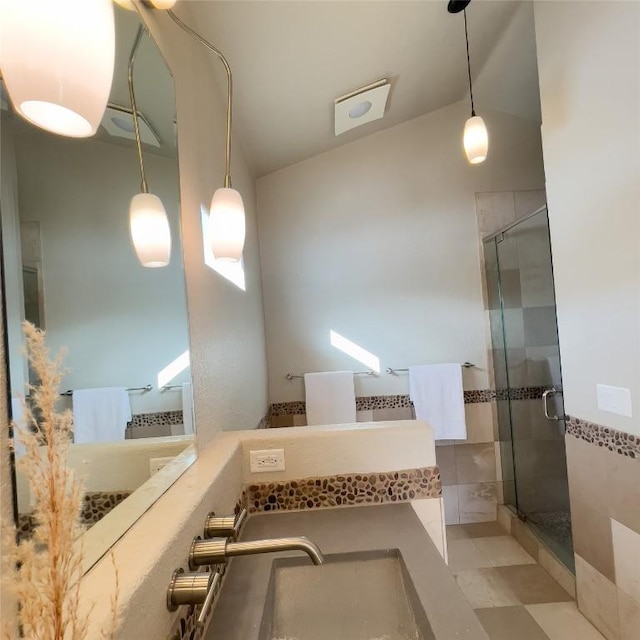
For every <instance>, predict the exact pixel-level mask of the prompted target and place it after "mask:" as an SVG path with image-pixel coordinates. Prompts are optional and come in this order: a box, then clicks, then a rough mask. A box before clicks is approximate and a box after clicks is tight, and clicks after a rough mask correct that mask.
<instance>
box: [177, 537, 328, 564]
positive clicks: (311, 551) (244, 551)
mask: <svg viewBox="0 0 640 640" xmlns="http://www.w3.org/2000/svg"><path fill="white" fill-rule="evenodd" d="M275 551H304V552H305V553H306V554H307V555H308V556H309V557H310V558H311V561H312V562H313V564H315V565H319V564H322V563H323V562H324V558H323V556H322V551H320V549H319V548H318V546H317V545H316V544H314V543H313V542H311V540H309V539H308V538H305V537H303V536H301V537H299V538H274V539H272V540H251V541H248V542H231V541H230V540H229V539H228V538H213V539H211V540H200V539H199V538H195V539H194V541H193V543H192V544H191V550H190V551H189V568H190V569H191V570H192V571H195V569H196V568H197V567H199V566H202V565H209V564H222V563H226V562H227V559H228V558H232V557H234V556H252V555H257V554H259V553H272V552H275Z"/></svg>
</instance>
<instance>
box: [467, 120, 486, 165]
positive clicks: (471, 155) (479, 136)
mask: <svg viewBox="0 0 640 640" xmlns="http://www.w3.org/2000/svg"><path fill="white" fill-rule="evenodd" d="M488 150H489V134H488V133H487V127H486V126H485V124H484V120H483V119H482V118H481V117H480V116H472V117H471V118H469V119H468V120H467V123H466V124H465V125H464V151H465V153H466V154H467V160H469V162H470V163H471V164H479V163H480V162H484V161H485V160H486V158H487V152H488Z"/></svg>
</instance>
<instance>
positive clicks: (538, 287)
mask: <svg viewBox="0 0 640 640" xmlns="http://www.w3.org/2000/svg"><path fill="white" fill-rule="evenodd" d="M491 245H493V246H491ZM493 255H495V264H494V260H493V257H492V256H493ZM485 260H486V264H487V282H488V289H490V290H491V289H492V286H491V285H489V281H490V280H495V281H497V289H498V291H497V294H498V295H497V299H498V300H499V302H500V305H499V308H500V311H499V312H498V311H497V310H495V309H494V307H495V292H493V291H489V296H488V297H489V305H490V314H492V315H491V326H492V342H493V355H494V369H495V373H496V392H497V396H498V422H499V431H500V440H501V450H502V454H503V468H504V469H506V471H503V473H505V474H506V475H505V478H504V482H505V503H506V504H511V505H512V506H514V507H515V508H516V509H517V511H518V514H519V516H520V517H521V518H522V519H524V520H526V521H527V522H528V523H529V524H530V525H531V527H532V528H533V529H534V531H535V532H536V533H537V534H538V535H539V536H540V537H541V538H542V539H543V540H544V542H546V543H547V545H549V546H550V547H551V548H552V550H553V551H554V552H555V553H556V555H557V556H558V557H559V558H560V559H561V560H562V561H563V562H564V563H565V564H566V565H568V566H569V567H572V566H573V550H572V544H571V521H570V515H569V490H568V482H567V466H566V457H565V446H564V427H565V425H564V420H563V419H562V416H563V415H564V407H563V402H562V378H561V371H560V352H559V347H558V331H557V323H556V308H555V295H554V287H553V270H552V262H551V245H550V239H549V222H548V217H547V212H546V210H542V211H540V212H539V213H537V214H535V215H534V216H531V217H528V218H526V219H524V220H523V221H522V222H520V223H518V224H516V225H514V226H512V227H511V228H510V229H508V230H506V231H504V232H503V233H501V234H499V235H498V236H496V237H495V238H494V239H492V240H491V241H488V242H486V243H485ZM495 271H497V277H496V274H495ZM500 333H502V336H500ZM503 363H504V364H503ZM545 392H547V393H546V394H545ZM545 403H546V404H545ZM504 405H506V406H508V414H507V409H506V408H505V406H504ZM545 409H546V413H547V415H548V416H549V417H547V416H545ZM556 417H557V418H559V419H553V418H556ZM511 469H513V484H514V487H513V489H511V486H510V482H511V479H510V478H509V477H508V474H509V472H510V470H511ZM513 494H515V496H514V495H513Z"/></svg>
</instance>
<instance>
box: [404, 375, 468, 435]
mask: <svg viewBox="0 0 640 640" xmlns="http://www.w3.org/2000/svg"><path fill="white" fill-rule="evenodd" d="M409 397H410V398H411V401H412V402H413V406H414V407H415V410H416V418H417V419H418V420H426V421H427V422H428V423H429V424H430V425H431V426H432V427H433V430H434V436H435V439H436V440H466V438H467V424H466V422H465V419H464V392H463V390H462V367H461V366H460V365H459V364H425V365H419V366H417V367H410V368H409Z"/></svg>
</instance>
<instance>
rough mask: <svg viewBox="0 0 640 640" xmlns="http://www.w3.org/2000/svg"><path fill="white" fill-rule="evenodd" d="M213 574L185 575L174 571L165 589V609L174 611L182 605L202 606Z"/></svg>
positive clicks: (182, 571) (178, 570)
mask: <svg viewBox="0 0 640 640" xmlns="http://www.w3.org/2000/svg"><path fill="white" fill-rule="evenodd" d="M212 581H213V573H212V572H208V573H185V572H184V570H183V569H176V570H175V571H174V572H173V575H172V576H171V582H170V583H169V588H168V589H167V609H169V611H175V610H176V609H177V608H178V607H179V606H181V605H183V604H191V605H197V604H203V603H204V601H205V600H206V598H207V595H208V593H209V590H210V588H211V583H212Z"/></svg>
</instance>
